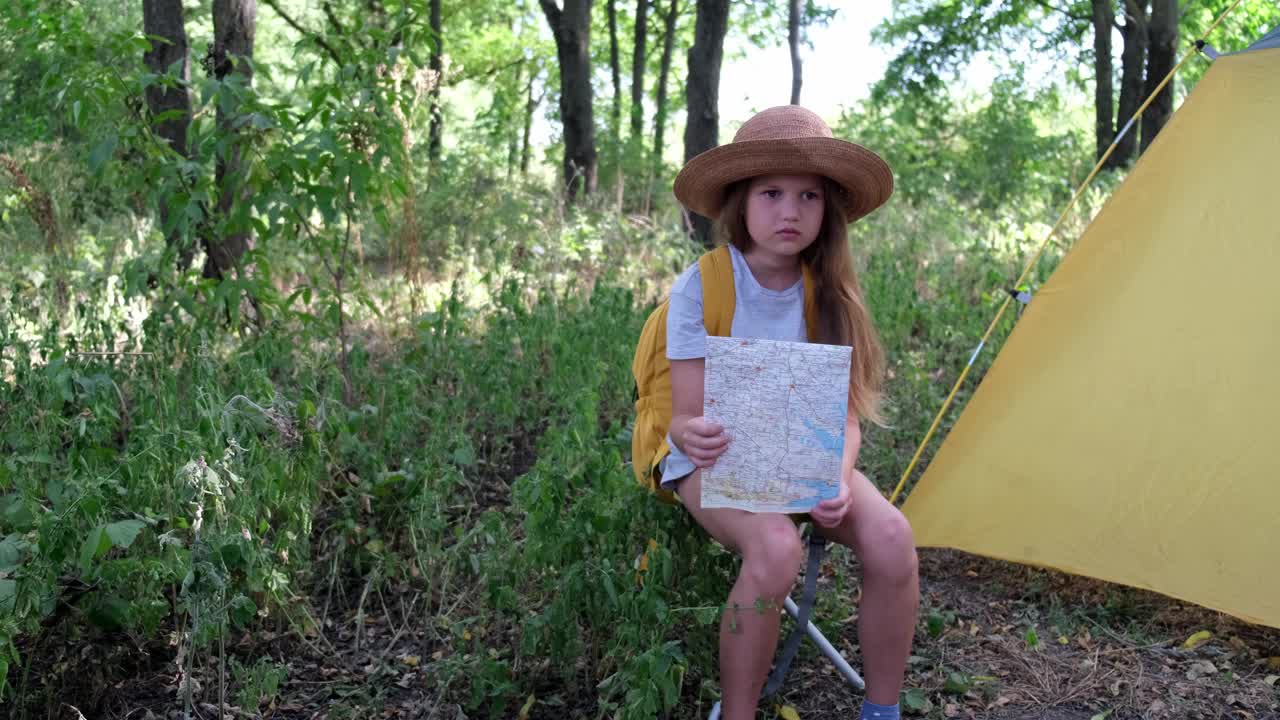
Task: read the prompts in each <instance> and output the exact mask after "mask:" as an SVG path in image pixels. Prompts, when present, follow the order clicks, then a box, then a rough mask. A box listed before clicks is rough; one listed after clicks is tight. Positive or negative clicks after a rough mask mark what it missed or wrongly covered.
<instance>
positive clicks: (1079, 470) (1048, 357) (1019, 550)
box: [904, 33, 1280, 627]
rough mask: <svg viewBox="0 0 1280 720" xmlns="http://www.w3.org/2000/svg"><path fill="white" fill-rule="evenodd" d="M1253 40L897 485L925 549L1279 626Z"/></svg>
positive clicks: (1139, 170)
mask: <svg viewBox="0 0 1280 720" xmlns="http://www.w3.org/2000/svg"><path fill="white" fill-rule="evenodd" d="M1269 37H1272V38H1273V39H1274V40H1275V41H1276V42H1272V43H1271V45H1277V44H1280V35H1277V33H1272V36H1269ZM1255 48H1258V49H1251V51H1246V52H1243V53H1238V54H1234V55H1223V56H1221V57H1219V58H1218V59H1217V60H1215V61H1214V62H1213V65H1212V67H1211V68H1210V69H1209V71H1208V72H1207V73H1206V74H1205V76H1204V77H1203V78H1202V79H1201V80H1200V82H1199V83H1198V84H1197V85H1196V86H1195V88H1194V91H1193V92H1192V93H1191V94H1190V96H1189V97H1188V98H1187V100H1186V101H1185V103H1183V105H1182V107H1181V108H1180V109H1179V110H1178V111H1177V112H1176V113H1175V114H1174V116H1173V117H1172V118H1171V119H1170V121H1169V123H1168V124H1167V125H1166V126H1165V128H1164V130H1163V131H1161V133H1160V135H1159V136H1158V137H1157V139H1156V141H1155V142H1154V143H1152V145H1151V147H1150V148H1149V149H1148V150H1147V152H1146V153H1145V154H1144V155H1143V156H1142V158H1141V159H1140V160H1139V161H1138V163H1137V165H1136V166H1135V167H1134V168H1133V170H1132V172H1131V173H1130V174H1129V177H1128V178H1127V179H1126V180H1125V182H1124V183H1123V184H1122V185H1121V186H1120V188H1119V189H1117V190H1116V192H1115V194H1114V195H1113V196H1112V198H1111V200H1110V201H1109V202H1108V203H1107V205H1106V206H1105V207H1104V208H1103V210H1102V212H1101V213H1099V215H1098V216H1097V218H1095V220H1094V221H1093V223H1092V224H1091V225H1090V226H1089V228H1088V230H1087V231H1086V232H1085V234H1084V235H1083V237H1081V238H1080V240H1079V241H1078V242H1077V243H1076V245H1075V247H1074V248H1073V249H1072V250H1071V252H1070V253H1069V254H1068V255H1067V257H1066V258H1065V259H1064V260H1063V262H1062V263H1061V265H1060V266H1059V267H1058V268H1057V270H1056V271H1055V272H1054V273H1053V275H1052V276H1051V277H1050V278H1049V280H1048V282H1047V283H1046V284H1045V285H1044V287H1043V288H1041V289H1040V290H1039V291H1038V292H1037V293H1036V295H1035V298H1034V299H1033V300H1032V301H1031V303H1030V304H1029V305H1028V306H1027V310H1026V312H1025V313H1024V314H1023V316H1022V317H1021V319H1020V320H1019V321H1018V325H1017V327H1016V328H1015V330H1014V331H1013V333H1012V334H1011V336H1010V337H1009V339H1008V341H1007V342H1006V343H1005V346H1004V348H1003V350H1002V351H1001V352H1000V354H999V356H998V357H997V358H996V360H995V362H994V364H993V366H992V368H991V370H990V371H989V372H988V374H987V376H986V378H985V379H984V380H983V382H982V384H981V385H980V386H979V388H978V389H977V391H976V392H975V394H974V396H973V398H972V399H971V400H970V401H969V403H968V405H967V407H966V408H965V410H964V412H963V414H962V415H961V417H960V419H959V420H958V422H957V424H956V426H955V428H954V429H953V430H952V431H951V433H950V435H949V436H948V438H947V440H946V442H945V443H944V444H943V446H942V447H941V448H940V449H939V452H938V454H937V456H936V458H935V459H934V460H933V462H932V464H931V466H930V467H929V468H928V470H927V471H926V473H925V474H924V476H923V477H922V478H921V480H920V482H919V483H918V484H917V486H916V488H915V489H914V490H913V491H912V493H911V495H910V496H909V497H908V499H907V502H906V504H905V506H904V511H905V512H906V514H907V516H908V517H909V518H910V520H911V523H912V526H913V527H914V528H915V532H916V537H917V540H918V542H919V544H920V545H922V546H946V547H954V548H959V549H962V550H966V551H969V552H973V553H978V554H981V555H986V556H990V557H995V558H1001V559H1004V560H1012V561H1016V562H1021V563H1028V564H1032V565H1039V566H1044V567H1052V568H1057V569H1060V570H1065V571H1067V572H1071V573H1078V574H1082V575H1089V576H1092V577H1096V578H1100V579H1103V580H1108V581H1111V582H1117V583H1124V584H1126V585H1131V586H1135V587H1140V588H1147V589H1151V590H1155V591H1157V592H1160V593H1164V594H1167V595H1171V596H1174V597H1177V598H1181V599H1183V600H1187V601H1190V602H1194V603H1197V604H1200V605H1205V606H1208V607H1212V608H1215V609H1218V610H1222V611H1225V612H1227V613H1230V614H1232V615H1235V616H1237V617H1240V618H1243V619H1245V620H1248V621H1251V622H1257V623H1263V624H1266V625H1271V626H1274V627H1280V290H1278V288H1280V47H1275V48H1274V49H1268V48H1267V41H1263V42H1260V43H1258V44H1257V45H1255Z"/></svg>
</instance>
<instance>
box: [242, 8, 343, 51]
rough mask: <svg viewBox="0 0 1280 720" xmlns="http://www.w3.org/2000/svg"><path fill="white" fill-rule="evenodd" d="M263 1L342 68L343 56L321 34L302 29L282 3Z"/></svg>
mask: <svg viewBox="0 0 1280 720" xmlns="http://www.w3.org/2000/svg"><path fill="white" fill-rule="evenodd" d="M262 1H263V2H264V3H265V4H266V5H267V7H269V8H271V9H272V10H275V11H276V14H277V15H279V16H280V17H281V18H282V19H283V20H284V21H285V22H286V23H288V24H289V27H291V28H293V29H294V30H297V31H298V32H299V33H300V34H301V35H302V36H303V37H305V38H309V39H311V40H314V41H315V43H316V44H317V45H319V46H320V47H321V48H323V49H324V51H325V52H326V53H328V54H329V57H331V58H333V62H334V63H336V64H337V65H338V66H339V67H341V66H342V64H343V63H342V55H340V54H338V51H337V50H336V49H335V48H334V47H333V46H332V45H330V44H329V43H328V41H326V40H325V39H324V37H323V36H322V35H320V34H319V33H315V32H312V31H310V30H307V29H306V28H304V27H302V25H300V24H299V23H298V21H297V20H294V19H293V18H292V17H289V13H287V12H285V11H284V10H283V9H282V8H281V7H280V3H279V1H278V0H262ZM326 5H327V3H326Z"/></svg>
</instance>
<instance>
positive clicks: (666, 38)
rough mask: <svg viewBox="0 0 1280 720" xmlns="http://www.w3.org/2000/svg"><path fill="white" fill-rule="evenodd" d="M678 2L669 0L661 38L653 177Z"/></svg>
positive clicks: (664, 125)
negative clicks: (669, 3) (669, 5)
mask: <svg viewBox="0 0 1280 720" xmlns="http://www.w3.org/2000/svg"><path fill="white" fill-rule="evenodd" d="M678 5H679V0H671V7H669V8H667V17H666V18H665V20H664V23H665V25H666V27H665V28H664V32H665V34H664V35H663V37H662V67H661V69H660V70H659V71H658V98H657V102H656V103H655V104H656V107H655V108H654V118H653V167H654V175H655V176H656V175H658V174H659V173H658V170H659V169H660V168H661V167H662V151H663V148H664V147H665V145H664V144H663V143H664V140H665V139H664V138H663V135H664V134H665V133H666V129H667V77H668V76H669V75H670V74H671V55H672V52H673V51H674V49H675V36H676V18H677V17H678V16H679V10H680V8H679V7H678Z"/></svg>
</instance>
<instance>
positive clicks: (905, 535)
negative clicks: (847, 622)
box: [822, 471, 920, 705]
mask: <svg viewBox="0 0 1280 720" xmlns="http://www.w3.org/2000/svg"><path fill="white" fill-rule="evenodd" d="M852 492H853V497H852V498H851V499H850V503H849V514H848V515H846V516H845V519H844V522H842V523H841V524H840V525H839V526H837V527H834V528H826V529H823V530H822V532H823V533H824V534H825V535H826V536H827V537H828V538H830V539H832V540H834V541H836V542H839V543H841V544H843V545H848V546H849V547H851V548H853V551H854V552H855V553H857V555H858V558H859V559H860V560H861V562H862V570H863V577H862V607H861V611H860V613H859V617H858V641H859V643H861V645H862V655H863V658H864V662H865V664H866V672H865V673H864V674H865V677H866V681H867V698H868V699H870V700H871V702H873V703H877V704H880V705H893V704H895V703H897V702H898V696H899V695H900V694H901V692H902V681H903V676H904V675H905V674H906V668H907V657H908V656H909V655H910V654H911V642H912V639H913V638H914V636H915V627H916V614H917V611H918V609H919V606H920V576H919V562H918V560H917V559H916V548H915V540H914V538H913V537H912V534H911V526H910V525H909V524H908V523H907V519H906V518H905V517H903V515H902V512H901V511H899V510H898V509H897V508H896V507H894V506H893V505H891V504H889V501H888V500H886V499H885V498H884V496H883V495H881V494H880V491H878V490H876V488H875V486H874V485H872V484H871V481H870V480H868V479H867V478H866V476H865V475H863V474H862V473H859V472H856V471H855V474H854V483H853V491H852Z"/></svg>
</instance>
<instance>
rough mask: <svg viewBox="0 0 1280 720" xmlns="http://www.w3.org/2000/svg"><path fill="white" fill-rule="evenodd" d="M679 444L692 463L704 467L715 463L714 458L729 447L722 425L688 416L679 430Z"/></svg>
mask: <svg viewBox="0 0 1280 720" xmlns="http://www.w3.org/2000/svg"><path fill="white" fill-rule="evenodd" d="M680 445H681V447H682V449H683V450H684V454H685V455H687V456H688V457H689V459H690V460H692V461H693V464H694V465H696V466H698V467H700V468H706V467H711V466H712V465H714V464H715V463H716V458H718V457H720V456H721V455H723V454H724V451H725V450H726V449H728V447H729V436H728V435H726V434H725V432H724V426H722V425H717V424H716V423H713V422H711V421H710V420H708V419H706V418H704V417H695V418H689V421H688V422H686V423H685V424H684V428H683V429H682V430H681V438H680Z"/></svg>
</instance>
